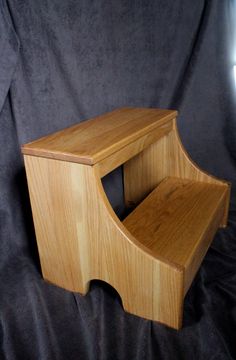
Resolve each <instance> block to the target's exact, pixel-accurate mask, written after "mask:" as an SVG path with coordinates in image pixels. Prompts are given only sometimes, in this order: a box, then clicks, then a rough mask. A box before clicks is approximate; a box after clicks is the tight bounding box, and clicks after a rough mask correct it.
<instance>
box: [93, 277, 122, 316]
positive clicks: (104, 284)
mask: <svg viewBox="0 0 236 360" xmlns="http://www.w3.org/2000/svg"><path fill="white" fill-rule="evenodd" d="M94 284H95V285H99V286H100V285H101V286H102V287H103V289H105V291H106V292H108V293H109V295H110V296H112V297H113V298H116V299H118V301H119V303H120V305H121V306H122V308H123V309H124V307H123V302H122V297H121V296H120V294H119V292H118V291H117V290H116V288H115V287H114V286H112V285H111V284H109V283H108V282H107V281H104V280H102V279H91V280H90V281H88V283H87V287H88V292H89V291H90V290H91V287H93V285H94Z"/></svg>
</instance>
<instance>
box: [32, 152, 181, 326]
mask: <svg viewBox="0 0 236 360" xmlns="http://www.w3.org/2000/svg"><path fill="white" fill-rule="evenodd" d="M25 165H26V170H27V178H28V185H29V192H30V198H31V204H32V211H33V217H34V223H35V231H36V234H37V241H38V247H39V253H40V261H41V266H42V272H43V276H44V278H45V279H46V280H48V281H50V282H52V283H54V284H56V285H58V286H61V287H63V288H65V289H68V290H71V291H76V292H80V293H82V294H85V293H86V292H87V290H88V284H89V281H90V280H91V279H100V280H103V281H106V282H107V283H109V284H110V285H112V286H113V287H114V288H115V289H116V290H117V291H118V293H119V294H120V296H121V298H122V302H123V306H124V308H125V309H126V310H127V311H129V312H132V313H133V314H136V315H139V316H142V317H144V318H147V319H152V320H158V321H160V322H162V323H165V324H168V325H169V326H172V327H174V328H179V327H180V326H181V321H182V306H183V271H182V270H181V268H178V267H176V266H171V265H170V264H168V262H167V263H166V262H164V261H161V260H159V259H158V258H155V257H154V256H153V255H152V254H151V252H150V251H149V250H148V249H146V248H145V247H144V246H142V244H140V243H139V242H138V241H137V240H136V239H135V238H134V237H133V236H132V235H131V234H130V233H129V232H128V231H127V229H126V228H125V227H124V226H123V225H122V223H120V222H119V220H118V218H117V217H116V215H115V214H114V212H113V210H112V208H111V206H110V204H109V202H108V200H107V198H106V195H105V193H104V190H103V188H102V184H101V181H100V179H99V177H98V175H97V174H96V171H94V168H93V167H90V166H85V165H80V164H75V163H69V162H63V161H59V160H51V159H45V158H38V157H33V156H27V155H26V156H25ZM154 287H155V292H153V288H154ZM163 290H165V291H163ZM157 294H158V296H157Z"/></svg>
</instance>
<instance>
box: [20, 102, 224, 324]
mask: <svg viewBox="0 0 236 360" xmlns="http://www.w3.org/2000/svg"><path fill="white" fill-rule="evenodd" d="M176 114H177V113H176V112H175V111H170V110H158V109H130V108H127V109H120V110H116V111H114V112H112V113H109V114H106V115H103V116H100V117H98V118H96V119H93V120H90V121H87V122H84V123H82V124H79V125H75V126H73V127H71V128H69V129H65V130H62V131H61V132H58V133H55V134H52V135H49V136H47V137H45V138H42V139H39V140H36V141H34V142H32V143H30V144H26V145H24V146H23V148H22V152H23V153H24V159H25V166H26V173H27V180H28V186H29V193H30V199H31V205H32V212H33V218H34V225H35V231H36V237H37V243H38V248H39V255H40V261H41V266H42V272H43V277H44V278H45V279H46V280H48V281H50V282H52V283H54V284H56V285H58V286H61V287H63V288H65V289H68V290H71V291H76V292H80V293H82V294H85V293H86V292H87V291H88V288H89V282H90V280H92V279H100V280H103V281H106V282H107V283H109V284H110V285H112V286H113V287H114V288H115V289H116V290H117V291H118V293H119V294H120V296H121V299H122V302H123V306H124V309H125V310H127V311H128V312H131V313H132V314H136V315H139V316H142V317H144V318H147V319H151V320H156V321H159V322H161V323H164V324H167V325H168V326H171V327H173V328H176V329H179V328H180V327H181V324H182V314H183V301H184V294H185V293H186V291H187V289H188V288H189V286H190V284H191V282H192V279H193V277H194V275H195V273H196V271H197V269H198V268H199V266H200V264H201V261H202V259H203V257H204V255H205V252H206V251H207V248H208V247H209V245H210V242H211V239H212V238H213V236H214V234H215V231H216V230H217V228H218V227H219V226H221V225H222V226H224V225H226V221H227V211H228V202H229V192H230V187H229V184H227V183H226V182H223V181H221V180H219V179H215V178H213V177H211V176H210V175H208V174H206V173H204V172H202V171H201V170H200V169H199V168H198V167H197V166H196V165H195V164H194V163H193V162H192V161H191V160H190V159H189V157H188V155H187V154H186V152H185V151H184V149H183V147H182V144H181V142H180V140H179V137H178V133H177V129H176V125H175V121H174V118H175V116H176ZM122 163H124V190H125V198H126V203H127V204H128V205H131V206H133V205H135V204H138V203H140V202H141V201H142V200H144V198H145V197H146V196H148V195H149V194H150V193H151V192H152V191H153V190H154V189H155V188H156V187H157V186H158V185H159V186H158V187H157V189H156V190H154V192H153V193H151V194H150V195H149V196H148V197H147V198H146V199H145V200H144V201H143V202H142V203H141V204H140V205H139V206H138V207H137V208H136V209H135V210H134V211H133V212H132V213H131V214H130V215H129V216H128V217H127V218H126V219H125V220H124V222H123V223H122V222H121V221H120V220H119V219H118V218H117V216H116V214H115V213H114V211H113V209H112V208H111V205H110V204H109V202H108V199H107V197H106V194H105V193H104V189H103V187H102V183H101V177H103V176H104V175H105V174H107V173H108V172H110V171H111V170H113V169H114V168H115V167H117V166H119V165H121V164H122ZM165 178H167V179H166V180H164V179H165ZM163 180H164V181H163Z"/></svg>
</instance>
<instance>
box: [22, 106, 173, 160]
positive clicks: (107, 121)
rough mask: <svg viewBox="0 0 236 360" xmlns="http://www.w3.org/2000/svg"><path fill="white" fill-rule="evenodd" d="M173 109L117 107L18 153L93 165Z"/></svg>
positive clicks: (164, 119)
mask: <svg viewBox="0 0 236 360" xmlns="http://www.w3.org/2000/svg"><path fill="white" fill-rule="evenodd" d="M176 116H177V111H174V110H162V109H145V108H121V109H117V110H114V111H112V112H110V113H107V114H104V115H101V116H98V117H96V118H93V119H90V120H88V121H84V122H81V123H79V124H77V125H74V126H72V127H69V128H66V129H64V130H61V131H58V132H56V133H53V134H51V135H48V136H45V137H43V138H41V139H38V140H35V141H33V142H31V143H28V144H25V145H23V146H22V153H23V154H26V155H35V156H40V157H46V158H51V159H58V160H65V161H71V162H77V163H81V164H89V165H93V164H96V163H97V162H99V161H101V160H103V159H105V158H106V157H107V156H109V155H111V154H112V153H114V152H116V151H118V150H120V149H121V148H123V147H124V146H126V145H127V144H129V143H131V142H133V141H135V140H137V139H138V138H140V137H142V136H144V135H145V134H147V133H149V132H151V131H152V130H153V129H156V128H158V127H159V126H162V125H163V124H165V123H166V122H168V121H170V120H171V119H174V118H175V117H176Z"/></svg>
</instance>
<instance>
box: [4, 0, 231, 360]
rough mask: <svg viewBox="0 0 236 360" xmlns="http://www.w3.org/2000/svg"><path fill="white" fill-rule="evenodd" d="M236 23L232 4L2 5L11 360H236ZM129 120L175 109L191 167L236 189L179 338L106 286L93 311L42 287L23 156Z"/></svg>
mask: <svg viewBox="0 0 236 360" xmlns="http://www.w3.org/2000/svg"><path fill="white" fill-rule="evenodd" d="M235 21H236V6H235V2H234V1H233V0H224V1H222V0H208V1H207V0H205V1H204V0H198V1H193V0H192V1H189V0H156V1H154V0H149V1H147V0H134V1H131V0H128V1H127V0H111V1H105V0H100V1H92V0H77V1H75V0H63V1H60V0H41V1H36V0H31V1H30V0H24V1H23V0H18V1H17V0H0V144H1V152H0V359H6V360H15V359H16V360H19V359H24V360H27V359H29V360H34V359H42V360H46V359H48V360H53V359H63V360H65V359H67V360H70V359H72V360H73V359H91V360H98V359H101V360H106V359H111V360H113V359H118V360H120V359H137V360H141V359H168V360H170V359H196V360H200V359H217V360H219V359H220V360H221V359H222V360H223V359H235V358H236V345H235V344H236V341H235V340H236V212H235V211H236V208H235V206H236V203H235V197H234V189H235V185H236V102H235V98H236V88H235V86H234V80H233V65H234V60H235V61H236V59H235V58H234V56H235V55H236V38H235V25H236V24H235ZM123 106H134V107H135V106H137V107H159V108H171V109H177V110H178V111H179V117H178V127H179V130H180V134H181V138H182V140H183V143H184V145H185V147H186V149H187V151H188V152H189V154H190V155H191V157H192V159H193V160H194V161H195V162H196V163H198V164H199V166H200V167H202V168H203V169H205V170H206V171H208V172H209V173H211V174H213V175H215V176H218V177H221V178H224V179H226V180H228V181H230V182H231V183H232V197H231V207H230V216H229V224H228V227H227V228H226V229H221V230H219V231H218V233H217V235H216V236H215V238H214V241H213V243H212V246H211V248H210V249H209V251H208V253H207V255H206V257H205V259H204V261H203V264H202V266H201V268H200V270H199V272H198V274H197V276H196V278H195V280H194V282H193V284H192V286H191V288H190V290H189V292H188V293H187V296H186V299H185V303H184V322H183V328H182V330H180V331H175V330H173V329H170V328H167V327H165V326H164V325H161V324H158V323H156V322H152V321H148V320H145V319H142V318H138V317H136V316H133V315H130V314H127V313H125V312H124V311H123V308H122V304H121V301H120V298H119V295H118V294H117V293H116V291H115V290H114V289H112V288H111V287H110V286H108V285H107V284H104V283H102V282H96V281H95V282H92V283H91V287H90V291H89V293H88V294H87V295H86V296H85V297H82V296H80V295H79V294H73V293H70V292H68V291H65V290H63V289H60V288H58V287H56V286H53V285H50V284H48V283H46V282H45V281H43V279H42V276H41V272H40V266H39V260H38V253H37V245H36V240H35V234H34V227H33V222H32V215H31V208H30V203H29V196H28V191H27V183H26V177H25V170H24V164H23V158H22V155H21V152H20V145H21V144H23V143H26V142H29V141H31V140H34V139H36V138H38V137H41V136H43V135H47V134H49V133H52V132H54V131H56V130H59V129H62V128H64V127H68V126H70V125H72V124H74V123H77V122H80V121H83V120H85V119H88V118H91V117H93V116H96V115H99V114H102V113H105V112H107V111H110V110H112V109H115V108H118V107H123ZM121 175H122V170H121V169H120V168H119V169H117V170H116V171H114V172H113V173H112V174H110V175H109V176H107V177H106V178H105V179H104V187H105V189H106V192H107V195H108V197H109V199H110V201H111V203H112V206H113V208H114V210H115V211H116V213H117V214H118V215H120V214H122V212H123V211H124V205H123V193H122V192H123V190H122V188H123V185H122V176H121ZM65 241H66V239H65Z"/></svg>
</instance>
